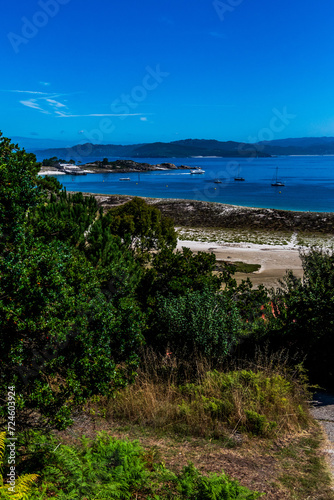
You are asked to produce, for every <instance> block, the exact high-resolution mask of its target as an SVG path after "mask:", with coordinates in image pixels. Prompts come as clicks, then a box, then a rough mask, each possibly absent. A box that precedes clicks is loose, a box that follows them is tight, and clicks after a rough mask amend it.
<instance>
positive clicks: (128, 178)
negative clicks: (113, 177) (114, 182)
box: [120, 177, 131, 181]
mask: <svg viewBox="0 0 334 500" xmlns="http://www.w3.org/2000/svg"><path fill="white" fill-rule="evenodd" d="M120 181H131V179H130V177H121V178H120Z"/></svg>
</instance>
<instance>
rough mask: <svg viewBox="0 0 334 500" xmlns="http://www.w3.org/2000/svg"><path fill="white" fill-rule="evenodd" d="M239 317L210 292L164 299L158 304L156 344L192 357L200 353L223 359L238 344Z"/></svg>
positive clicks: (232, 307)
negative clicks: (195, 353)
mask: <svg viewBox="0 0 334 500" xmlns="http://www.w3.org/2000/svg"><path fill="white" fill-rule="evenodd" d="M239 326H240V317H239V313H238V311H237V308H236V306H235V304H234V303H233V302H232V301H230V300H229V299H228V298H227V297H226V296H225V295H222V294H218V293H216V292H215V291H213V290H211V289H208V288H207V289H204V290H203V291H188V292H186V293H185V294H184V295H182V296H181V297H169V298H161V299H160V301H159V302H158V304H157V311H156V325H155V329H156V330H157V331H159V332H160V333H159V334H157V337H156V342H157V343H158V344H159V345H160V346H163V347H164V348H166V347H167V346H170V348H171V350H172V351H173V352H175V351H176V352H177V353H180V354H182V355H183V356H190V355H192V354H193V353H194V352H200V353H202V354H203V355H204V356H206V357H208V358H210V359H211V360H218V359H222V358H224V357H225V356H226V354H227V353H228V352H229V351H230V350H231V348H232V347H233V346H234V345H235V343H236V341H237V332H238V327H239Z"/></svg>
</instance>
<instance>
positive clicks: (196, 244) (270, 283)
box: [177, 240, 303, 288]
mask: <svg viewBox="0 0 334 500" xmlns="http://www.w3.org/2000/svg"><path fill="white" fill-rule="evenodd" d="M182 247H187V248H190V250H192V251H193V252H200V251H201V252H210V253H214V254H215V256H216V259H217V261H229V262H236V261H241V262H246V263H247V264H260V265H261V268H260V269H259V270H258V271H256V272H254V273H249V274H248V273H247V274H246V273H236V279H237V282H239V283H240V282H241V280H242V279H246V278H247V277H249V278H250V279H251V281H252V283H253V284H254V287H257V286H259V285H260V284H263V285H265V286H266V287H274V288H276V287H277V286H278V280H279V279H282V278H283V276H284V275H285V273H286V271H287V269H291V270H292V271H293V273H294V274H295V276H298V277H302V276H303V269H302V264H301V259H300V257H299V250H298V248H297V247H295V246H294V245H293V244H290V245H289V246H283V245H276V246H275V245H257V244H252V243H224V244H216V243H212V242H200V241H190V240H178V245H177V248H178V249H179V250H181V249H182Z"/></svg>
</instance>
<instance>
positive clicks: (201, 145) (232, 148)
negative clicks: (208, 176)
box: [35, 139, 269, 162]
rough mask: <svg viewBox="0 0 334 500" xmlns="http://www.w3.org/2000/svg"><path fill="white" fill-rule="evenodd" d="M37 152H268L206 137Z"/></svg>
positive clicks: (69, 154)
mask: <svg viewBox="0 0 334 500" xmlns="http://www.w3.org/2000/svg"><path fill="white" fill-rule="evenodd" d="M35 152H36V153H37V154H38V155H39V156H41V155H45V157H51V156H57V157H58V158H73V159H77V160H78V159H80V160H81V161H83V162H84V161H85V160H84V157H85V156H96V157H101V156H102V157H107V158H109V157H137V158H151V157H152V158H154V157H158V158H159V157H160V158H170V157H179V158H185V157H191V156H221V157H249V156H254V155H259V156H269V155H268V154H267V153H266V152H265V151H260V152H259V153H258V152H257V148H256V147H255V146H254V145H252V144H246V143H242V142H233V141H227V142H221V141H215V140H205V139H202V140H200V139H186V140H182V141H173V142H154V143H150V144H133V145H127V146H120V145H115V144H106V145H103V144H83V145H77V146H74V147H72V148H52V149H45V150H37V151H35Z"/></svg>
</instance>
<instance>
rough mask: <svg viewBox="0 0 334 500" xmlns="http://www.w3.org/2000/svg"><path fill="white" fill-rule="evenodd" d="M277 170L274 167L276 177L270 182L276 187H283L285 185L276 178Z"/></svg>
mask: <svg viewBox="0 0 334 500" xmlns="http://www.w3.org/2000/svg"><path fill="white" fill-rule="evenodd" d="M277 172H278V167H276V178H275V179H274V182H272V183H271V185H272V186H276V187H283V186H285V184H284V183H283V182H282V181H279V180H278V179H277Z"/></svg>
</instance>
